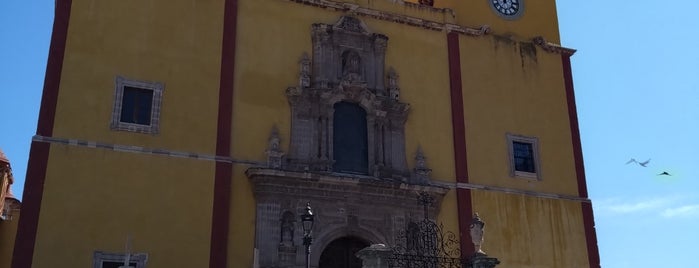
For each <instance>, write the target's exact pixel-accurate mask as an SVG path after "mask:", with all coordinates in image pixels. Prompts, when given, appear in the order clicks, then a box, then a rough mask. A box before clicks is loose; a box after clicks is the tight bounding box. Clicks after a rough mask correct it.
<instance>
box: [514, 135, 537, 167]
mask: <svg viewBox="0 0 699 268" xmlns="http://www.w3.org/2000/svg"><path fill="white" fill-rule="evenodd" d="M512 147H513V150H514V159H515V170H516V171H524V172H531V173H534V172H536V167H535V166H534V150H533V149H532V144H531V143H524V142H517V141H515V142H512Z"/></svg>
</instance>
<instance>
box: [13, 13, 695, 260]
mask: <svg viewBox="0 0 699 268" xmlns="http://www.w3.org/2000/svg"><path fill="white" fill-rule="evenodd" d="M529 1H537V0H529ZM53 4H54V1H53V0H35V1H25V0H4V1H0V85H1V86H0V96H1V98H0V126H1V128H0V129H1V131H0V148H1V149H2V150H3V151H4V152H5V153H6V154H7V156H8V157H9V158H10V160H11V161H12V167H13V170H14V174H15V178H16V182H15V185H14V187H13V189H14V192H15V194H16V195H17V196H19V197H21V195H22V185H23V183H24V176H25V174H26V164H27V159H28V157H29V144H30V141H31V137H32V135H33V134H34V132H35V131H36V122H37V117H38V111H39V102H40V100H41V90H42V86H43V80H44V72H45V66H46V57H47V55H48V46H49V41H50V37H51V26H52V22H53ZM694 10H699V2H696V1H688V0H680V1H673V2H672V3H669V2H666V1H650V0H648V1H644V0H641V1H633V2H629V1H609V0H604V1H603V0H587V1H563V0H559V1H558V11H559V14H558V15H559V23H560V29H561V39H562V43H563V45H564V46H566V47H571V48H575V49H578V52H577V53H576V54H575V55H574V56H573V58H572V64H573V76H574V82H575V90H576V99H577V104H578V117H579V120H580V129H581V135H582V142H583V153H584V156H585V169H586V171H587V182H588V189H589V192H590V196H591V199H592V200H593V205H594V209H595V221H596V223H597V235H598V240H599V248H600V254H601V258H602V266H603V267H612V268H616V267H688V265H690V264H688V263H689V262H691V261H690V258H691V257H693V256H694V255H695V254H696V248H697V246H696V241H699V227H696V226H697V222H698V221H699V180H698V179H699V170H698V169H696V167H697V166H699V165H697V162H699V154H697V152H696V151H698V150H699V139H697V138H696V137H695V135H696V134H697V133H699V92H698V91H697V89H698V88H699V50H698V49H697V48H696V47H697V45H698V43H699V35H697V34H696V31H697V29H699V19H697V18H696V16H695V14H693V12H692V11H694ZM630 158H635V159H637V160H639V161H645V160H647V159H651V161H650V162H649V164H648V166H647V167H641V166H639V165H635V164H628V165H626V164H625V163H626V162H627V160H629V159H630ZM663 171H667V172H669V173H671V174H672V175H673V176H671V177H667V176H657V175H656V174H658V173H660V172H663ZM663 253H666V254H669V255H668V256H664V255H661V254H663Z"/></svg>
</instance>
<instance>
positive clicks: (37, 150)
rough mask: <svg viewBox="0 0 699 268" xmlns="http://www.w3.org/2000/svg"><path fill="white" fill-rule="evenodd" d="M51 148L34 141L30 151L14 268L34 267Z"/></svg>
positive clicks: (16, 240) (13, 262) (13, 257)
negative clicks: (35, 246)
mask: <svg viewBox="0 0 699 268" xmlns="http://www.w3.org/2000/svg"><path fill="white" fill-rule="evenodd" d="M50 148H51V145H50V144H49V143H44V142H36V141H32V145H31V149H29V163H28V166H27V177H26V181H25V183H24V192H23V194H22V196H23V197H24V198H23V199H22V215H21V216H20V217H19V226H18V227H17V236H16V238H15V249H14V253H13V256H12V267H13V268H24V267H31V266H32V261H33V257H34V245H35V243H36V233H37V229H38V226H39V211H40V210H41V199H42V197H43V194H44V181H45V180H46V167H47V164H48V161H49V150H50Z"/></svg>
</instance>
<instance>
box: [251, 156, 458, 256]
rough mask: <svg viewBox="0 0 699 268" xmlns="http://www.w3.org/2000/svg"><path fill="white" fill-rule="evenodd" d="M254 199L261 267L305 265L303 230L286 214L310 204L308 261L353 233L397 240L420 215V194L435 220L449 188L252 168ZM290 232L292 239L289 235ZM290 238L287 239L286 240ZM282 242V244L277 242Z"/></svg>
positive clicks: (375, 240) (372, 240) (370, 238)
mask: <svg viewBox="0 0 699 268" xmlns="http://www.w3.org/2000/svg"><path fill="white" fill-rule="evenodd" d="M246 175H247V176H248V178H249V180H250V182H251V184H252V187H253V193H254V195H255V201H256V219H255V225H256V237H255V245H256V248H257V250H258V254H259V257H258V259H259V265H260V266H259V267H261V268H271V267H303V265H304V264H305V258H304V253H305V251H304V250H303V244H302V241H303V231H302V230H301V226H300V225H301V224H300V223H298V224H296V227H295V228H296V229H295V231H291V230H290V229H289V226H291V225H292V220H290V218H289V217H290V216H289V215H292V214H293V215H295V217H296V218H298V217H299V216H298V215H301V214H302V213H303V212H304V208H305V207H306V202H310V205H311V207H312V208H313V212H314V215H315V223H314V227H313V244H312V245H311V252H313V254H311V258H312V259H311V264H317V263H318V259H319V257H320V255H321V253H322V252H323V250H324V249H325V248H326V246H327V245H329V244H330V243H331V242H332V241H334V240H336V239H338V238H342V237H347V236H352V237H357V238H360V239H361V240H364V241H366V242H368V243H370V244H376V243H383V244H387V245H393V244H395V242H396V241H395V239H396V238H397V237H398V236H399V233H400V232H401V231H402V230H404V229H405V228H406V226H407V224H408V223H409V222H411V221H416V220H420V219H422V218H423V217H424V214H425V213H424V209H425V208H424V207H423V204H420V203H419V202H416V200H417V197H418V193H427V194H429V195H430V196H431V197H432V198H434V202H433V203H431V204H430V205H429V206H428V208H427V209H428V215H429V217H430V218H431V219H433V220H434V219H435V218H436V216H437V215H439V208H440V207H441V202H442V199H443V197H444V195H445V194H446V193H447V192H448V191H449V189H448V188H445V187H440V186H433V185H412V184H406V183H396V182H392V181H386V180H381V179H377V178H374V177H369V176H349V175H347V176H344V175H337V174H318V173H308V172H293V171H285V170H280V169H269V168H250V169H248V170H247V171H246ZM289 236H291V237H292V238H289ZM289 239H291V241H289ZM280 241H281V242H280Z"/></svg>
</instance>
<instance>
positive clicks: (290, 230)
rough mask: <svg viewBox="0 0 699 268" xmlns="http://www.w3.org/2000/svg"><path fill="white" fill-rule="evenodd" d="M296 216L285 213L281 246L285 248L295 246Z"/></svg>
mask: <svg viewBox="0 0 699 268" xmlns="http://www.w3.org/2000/svg"><path fill="white" fill-rule="evenodd" d="M294 218H295V217H294V214H293V213H291V212H288V211H287V212H285V213H284V216H282V219H281V239H280V241H279V245H280V246H283V247H293V246H294V225H295V224H294V223H295V220H294Z"/></svg>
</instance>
